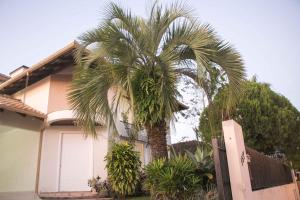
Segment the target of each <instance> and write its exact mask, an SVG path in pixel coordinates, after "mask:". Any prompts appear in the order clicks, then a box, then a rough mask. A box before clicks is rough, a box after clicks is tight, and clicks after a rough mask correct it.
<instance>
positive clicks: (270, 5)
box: [0, 0, 300, 142]
mask: <svg viewBox="0 0 300 200" xmlns="http://www.w3.org/2000/svg"><path fill="white" fill-rule="evenodd" d="M107 2H109V1H101V0H97V1H96V0H84V1H83V0H51V1H45V0H26V1H17V0H0V45H1V48H0V73H4V74H8V73H9V72H10V71H12V70H13V69H15V68H17V67H19V66H21V65H26V66H31V65H33V64H35V63H37V62H39V61H40V60H41V59H43V58H45V57H47V56H49V55H50V54H52V53H54V52H55V51H57V50H58V49H60V48H62V47H64V46H65V45H66V44H68V43H69V42H71V41H72V40H74V39H77V38H78V36H79V35H80V34H81V33H83V32H85V31H87V30H89V29H92V28H94V27H96V26H97V25H98V24H99V22H100V20H101V18H102V16H103V13H104V10H105V5H106V4H107ZM115 2H117V3H120V4H121V5H123V6H124V7H125V8H128V9H131V10H132V12H133V13H135V14H137V15H141V16H147V12H148V11H149V8H150V6H151V3H152V2H153V1H150V0H148V1H147V0H136V1H134V0H126V1H115ZM160 2H161V3H168V2H172V1H171V0H167V1H166V0H165V1H162V0H161V1H160ZM181 2H184V3H185V4H186V5H187V6H189V7H190V8H193V10H194V11H193V12H194V16H196V17H198V18H199V20H200V21H201V22H203V23H209V24H211V25H212V26H213V27H214V28H215V30H216V32H217V33H218V35H219V36H220V37H221V38H222V39H224V40H226V41H228V42H230V43H231V44H233V45H234V47H235V48H236V49H237V50H238V51H239V52H240V53H241V55H242V57H243V59H244V62H245V67H246V70H247V76H248V77H252V76H253V75H256V76H257V78H258V80H259V81H262V82H267V83H270V84H271V88H272V89H273V90H274V91H276V92H278V93H280V94H282V95H284V96H286V97H287V98H288V99H289V100H290V101H291V102H292V104H293V105H294V106H295V107H296V108H297V109H298V110H300V89H299V88H300V82H299V79H300V64H299V63H298V62H297V59H298V58H299V57H300V0H264V1H261V0H251V1H244V0H239V1H238V0H226V1H224V0H205V1H204V0H186V1H181ZM196 125H197V124H194V125H193V124H192V123H187V124H185V122H183V123H181V124H178V123H177V124H175V127H176V133H173V135H174V136H172V142H176V141H179V140H181V138H182V137H188V138H189V139H192V138H194V133H193V131H192V127H193V126H196ZM173 132H174V131H173Z"/></svg>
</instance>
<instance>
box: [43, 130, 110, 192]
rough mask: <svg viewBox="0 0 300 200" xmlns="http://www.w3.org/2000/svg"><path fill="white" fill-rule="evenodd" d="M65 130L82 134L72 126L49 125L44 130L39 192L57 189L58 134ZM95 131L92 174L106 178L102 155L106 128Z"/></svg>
mask: <svg viewBox="0 0 300 200" xmlns="http://www.w3.org/2000/svg"><path fill="white" fill-rule="evenodd" d="M67 132H71V133H78V134H83V132H82V131H81V130H79V129H78V128H76V127H73V126H57V127H49V128H47V129H45V131H44V138H43V148H42V160H41V170H40V183H39V192H57V191H58V180H59V162H60V161H59V159H60V135H61V133H67ZM97 132H98V137H97V139H93V158H94V160H93V163H94V166H93V169H94V170H93V176H95V177H96V176H98V175H99V176H100V177H101V178H102V179H106V177H107V173H106V169H105V162H104V157H105V155H106V154H107V144H108V141H107V130H106V129H105V128H100V129H99V130H97ZM83 139H84V138H83ZM78 162H80V160H78Z"/></svg>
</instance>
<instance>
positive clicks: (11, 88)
mask: <svg viewBox="0 0 300 200" xmlns="http://www.w3.org/2000/svg"><path fill="white" fill-rule="evenodd" d="M77 45H78V44H77V43H76V41H74V42H72V43H70V44H69V45H67V46H66V47H64V48H62V49H60V50H59V51H57V52H55V53H54V54H52V55H50V56H49V57H47V58H46V59H44V60H42V61H40V62H39V63H37V64H35V65H33V66H32V67H30V68H28V67H25V66H22V67H19V68H18V69H16V70H14V71H13V72H12V73H11V74H10V77H8V76H5V75H0V76H1V78H0V81H1V82H2V83H1V82H0V163H1V164H0V192H16V191H35V192H36V193H43V192H63V191H89V190H90V188H89V187H88V185H87V181H88V179H90V178H92V177H96V176H100V177H101V178H102V179H103V180H104V179H106V177H107V172H106V169H105V164H106V163H105V161H104V157H105V155H106V154H107V150H108V134H109V129H108V127H107V126H106V124H105V122H104V121H99V122H97V124H96V126H97V138H92V137H85V134H84V132H83V130H82V129H81V128H79V127H77V126H76V118H75V116H74V112H73V111H72V110H71V108H70V104H69V102H68V100H67V94H68V89H69V87H70V84H71V80H72V74H73V71H74V58H73V53H74V50H75V49H76V47H77ZM110 93H111V94H109V95H108V96H109V97H113V94H114V90H113V89H112V90H111V91H110ZM125 107H126V105H125ZM121 109H122V108H121ZM120 113H121V111H120ZM120 116H121V115H120V114H118V117H117V119H115V123H116V125H117V129H118V132H119V136H121V137H118V138H125V139H126V137H127V132H126V128H125V126H124V124H123V123H122V122H121V121H122V119H121V117H120ZM167 140H168V143H170V135H169V134H168V136H167ZM135 144H136V145H135V148H136V150H137V151H139V152H140V155H141V156H140V158H141V161H142V163H143V165H145V164H147V163H148V162H149V161H150V159H151V158H150V148H149V145H148V144H147V137H146V135H145V133H143V132H141V133H140V134H139V136H138V138H137V140H136V142H135Z"/></svg>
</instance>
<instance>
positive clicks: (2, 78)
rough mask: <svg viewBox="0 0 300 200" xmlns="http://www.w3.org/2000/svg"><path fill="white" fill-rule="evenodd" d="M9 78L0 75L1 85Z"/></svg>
mask: <svg viewBox="0 0 300 200" xmlns="http://www.w3.org/2000/svg"><path fill="white" fill-rule="evenodd" d="M9 78H10V77H9V76H6V75H5V74H2V73H0V83H1V82H5V81H7V80H8V79H9Z"/></svg>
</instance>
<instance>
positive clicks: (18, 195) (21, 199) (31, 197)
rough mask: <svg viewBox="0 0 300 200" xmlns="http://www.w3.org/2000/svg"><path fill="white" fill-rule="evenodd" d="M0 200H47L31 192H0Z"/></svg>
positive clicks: (98, 199) (97, 199)
mask: <svg viewBox="0 0 300 200" xmlns="http://www.w3.org/2000/svg"><path fill="white" fill-rule="evenodd" d="M0 200H47V199H40V198H39V197H38V196H37V195H36V194H35V193H33V192H0ZM49 200H50V199H49ZM51 200H61V199H53V198H51ZM72 200H104V199H102V198H92V199H91V198H88V199H72Z"/></svg>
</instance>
